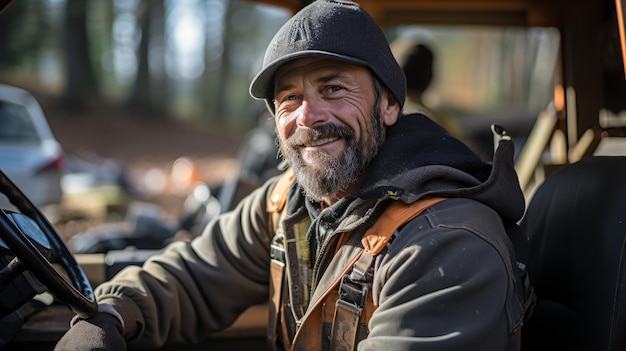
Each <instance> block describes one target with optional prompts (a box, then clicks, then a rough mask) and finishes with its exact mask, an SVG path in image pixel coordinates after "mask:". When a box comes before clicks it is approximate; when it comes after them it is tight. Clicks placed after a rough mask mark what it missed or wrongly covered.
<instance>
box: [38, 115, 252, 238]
mask: <svg viewBox="0 0 626 351" xmlns="http://www.w3.org/2000/svg"><path fill="white" fill-rule="evenodd" d="M44 110H45V111H46V114H47V116H48V119H49V122H50V126H51V128H52V131H53V133H54V134H55V136H56V137H57V139H58V140H59V141H60V142H61V143H62V144H63V147H64V149H65V151H66V153H67V154H68V157H72V156H80V157H83V158H91V159H94V157H95V159H100V161H101V162H100V163H102V164H104V163H112V164H115V165H120V166H122V167H124V169H125V174H126V175H127V176H128V177H129V179H130V181H131V182H132V185H133V186H135V187H137V189H139V190H140V192H141V196H135V198H134V199H138V198H139V199H140V200H142V201H151V202H155V203H157V204H159V205H160V206H162V207H163V208H164V209H165V210H166V213H167V215H168V216H169V217H175V216H176V215H177V211H178V210H179V209H180V205H181V203H182V199H183V198H184V196H185V195H187V194H188V192H189V186H190V185H191V183H192V182H193V181H196V180H201V181H204V182H206V183H208V184H209V185H211V186H216V185H218V184H219V183H221V182H222V181H223V180H225V179H228V178H229V177H232V176H233V175H235V174H236V172H237V162H236V158H235V157H236V153H237V148H238V145H239V143H240V141H241V135H242V134H243V133H242V132H241V131H235V130H232V129H231V130H224V129H219V130H218V129H215V128H214V129H211V128H209V127H207V126H206V125H203V124H200V123H192V122H188V121H187V122H183V121H179V122H175V121H174V120H173V119H171V118H170V119H165V118H163V117H162V116H160V117H155V118H149V117H147V118H146V117H144V118H138V117H137V116H136V115H131V114H129V113H128V112H126V111H124V110H122V109H120V108H115V107H110V106H103V107H102V108H99V109H92V110H90V111H88V112H83V113H69V112H67V111H63V110H59V109H55V108H54V107H53V106H45V105H44ZM180 158H184V159H185V160H187V161H189V163H190V164H191V165H192V166H193V171H192V172H190V173H185V174H186V175H187V178H185V179H184V180H183V181H182V183H181V181H179V182H174V180H173V172H172V171H173V167H172V166H173V164H174V162H175V161H176V160H177V159H180ZM179 173H180V172H179ZM154 174H159V175H161V177H162V178H159V179H165V183H160V184H161V185H162V186H161V187H156V188H155V186H152V187H148V185H147V183H146V180H147V179H148V178H149V175H150V176H152V178H153V177H154ZM74 200H75V199H74ZM131 200H133V199H132V198H131ZM76 203H78V204H79V206H84V208H85V209H88V208H93V207H94V206H95V205H94V204H95V203H99V201H96V200H94V197H93V196H92V197H88V196H84V197H82V198H80V199H79V200H78V201H73V202H72V204H73V205H72V206H64V207H63V209H64V210H62V211H61V212H62V213H60V215H59V220H58V222H57V223H55V225H57V228H58V229H59V231H60V232H61V234H62V235H63V236H64V237H67V236H71V235H72V234H74V233H75V232H80V231H82V230H84V229H85V228H87V227H89V226H92V225H97V224H99V223H100V222H101V221H103V220H107V219H106V218H103V217H102V213H101V212H98V211H96V212H93V211H91V212H90V211H84V212H83V211H81V215H80V216H78V217H81V218H80V220H77V219H76V217H77V216H76V213H75V211H74V210H76ZM68 207H71V210H72V213H67V212H68V211H67V208H68ZM96 207H97V206H96ZM118 210H120V211H123V208H118ZM63 211H64V212H65V213H63ZM94 213H99V214H98V215H93V214H94ZM85 214H86V215H85ZM90 214H91V215H90ZM118 218H119V216H118ZM109 220H110V218H109Z"/></svg>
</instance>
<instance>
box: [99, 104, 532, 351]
mask: <svg viewBox="0 0 626 351" xmlns="http://www.w3.org/2000/svg"><path fill="white" fill-rule="evenodd" d="M512 160H513V147H512V143H511V142H508V141H503V142H501V144H500V146H499V148H498V151H497V153H496V156H495V158H494V162H493V164H491V163H489V164H488V163H484V162H481V161H480V160H479V159H478V157H477V156H476V155H474V154H473V153H472V152H470V151H469V149H468V148H467V147H465V145H463V144H462V143H460V142H459V141H458V140H456V139H454V138H453V137H451V136H450V135H449V134H448V133H446V132H445V131H444V130H443V129H441V128H440V127H439V126H437V125H436V124H435V123H433V122H432V121H430V120H429V119H428V118H426V117H424V116H422V115H418V114H416V115H409V116H404V117H402V118H400V119H399V121H398V122H397V123H396V125H394V126H392V127H390V128H389V129H388V133H387V141H386V143H385V145H384V146H383V147H382V149H381V150H380V152H379V154H378V155H377V156H376V158H375V160H374V161H373V163H372V165H371V166H370V167H369V168H368V171H367V174H366V177H365V180H364V183H363V185H362V188H361V190H360V191H359V192H358V193H357V194H355V195H354V196H350V197H346V198H343V199H341V200H340V201H339V202H337V203H335V204H334V205H333V206H330V207H328V208H326V209H324V210H323V211H321V212H319V213H317V212H316V211H315V210H314V209H312V207H311V206H310V204H309V206H307V205H306V200H305V199H304V198H303V196H302V195H301V192H300V191H299V190H298V184H297V183H294V185H293V186H292V189H291V192H290V197H289V199H288V209H289V211H288V213H289V215H288V216H287V222H286V226H287V227H288V226H289V225H291V224H290V223H298V222H299V221H300V219H302V218H303V216H308V217H309V218H310V219H311V221H312V223H311V225H310V226H309V228H308V231H307V238H308V239H309V241H310V243H311V246H310V247H311V253H312V261H313V262H314V264H313V265H312V274H311V276H310V277H309V278H308V283H310V284H311V285H312V292H311V298H310V301H311V303H310V304H313V303H314V302H315V300H316V299H317V298H319V294H320V293H321V292H323V291H324V290H325V287H326V286H327V285H328V284H330V282H332V281H334V278H335V277H336V276H337V275H338V274H339V273H340V271H341V270H343V269H344V268H345V265H346V262H348V261H349V258H350V256H351V255H352V254H353V253H354V252H356V250H358V246H359V245H360V244H359V243H358V233H362V232H363V230H364V229H365V228H367V227H368V226H369V225H371V223H373V221H375V219H376V218H374V217H375V214H376V213H379V212H380V211H377V209H378V206H384V204H386V203H387V202H388V201H389V199H391V198H393V199H394V200H400V201H404V202H407V203H410V202H413V201H416V200H417V199H420V198H421V197H423V196H443V197H447V198H448V200H445V201H443V202H440V203H438V204H436V205H434V206H432V207H430V208H429V209H427V210H426V211H425V212H424V213H423V214H422V215H420V216H418V217H417V218H415V219H414V220H412V221H410V222H409V223H407V224H406V225H405V226H403V227H402V228H401V229H400V230H399V231H398V232H397V233H396V235H395V237H394V240H393V241H392V242H391V243H390V244H388V249H387V250H386V252H384V254H382V255H381V257H380V258H379V262H378V264H377V267H376V269H375V273H374V280H373V286H372V292H373V298H374V301H375V302H377V303H378V304H379V306H378V308H377V309H376V311H375V312H374V314H373V315H372V318H371V320H370V324H369V331H370V333H369V336H368V337H367V339H365V340H363V341H362V342H361V343H360V344H359V345H358V348H359V350H378V349H380V348H382V347H385V348H387V349H390V350H459V349H464V350H516V349H517V340H516V336H515V332H516V331H517V330H518V329H519V327H520V326H521V323H522V319H523V315H524V289H523V286H522V284H521V283H520V281H519V277H518V276H517V275H516V267H515V262H516V257H515V252H514V249H513V246H512V244H511V241H510V240H509V238H508V237H507V233H506V231H505V225H510V224H511V223H515V222H516V221H517V220H519V218H520V217H521V216H522V215H523V212H524V199H523V195H522V193H521V191H520V188H519V184H518V182H517V177H516V175H515V172H514V169H513V162H512ZM275 182H276V178H274V179H271V180H269V181H268V182H267V183H266V184H265V185H263V186H262V187H261V188H259V189H257V190H256V191H254V192H253V193H251V194H250V195H249V196H248V197H247V198H245V199H244V200H243V201H242V202H241V203H240V204H239V205H238V206H237V207H236V209H235V210H233V211H231V212H229V213H226V214H224V215H222V216H220V217H219V218H217V219H216V220H214V221H212V222H211V223H210V224H209V225H208V226H207V228H206V229H205V230H204V232H203V233H202V235H201V236H200V237H198V238H197V239H195V240H193V241H192V242H191V243H186V242H177V243H173V244H171V245H169V246H168V247H167V248H166V249H165V250H164V251H163V253H161V254H159V255H157V256H154V257H153V258H151V259H150V260H149V261H148V262H146V264H144V266H143V267H142V268H138V267H130V268H127V269H125V270H124V271H122V272H120V274H118V275H117V276H116V277H115V278H114V279H113V280H112V281H111V282H107V283H104V284H102V285H100V286H99V287H98V288H97V289H96V295H97V298H98V301H99V302H106V303H110V304H112V305H113V306H114V307H115V308H116V310H117V311H118V312H119V313H120V314H121V316H122V318H123V320H124V324H125V337H126V338H127V340H128V342H129V345H133V346H142V347H147V348H149V347H153V346H157V345H161V344H163V343H166V342H168V343H170V342H197V341H201V340H204V339H205V338H206V337H207V335H208V334H209V333H210V332H211V331H218V330H221V329H224V328H225V327H227V326H229V325H230V324H231V323H232V322H233V321H234V320H235V319H236V318H237V316H238V315H239V314H240V313H241V312H243V311H244V310H245V309H246V308H247V307H249V306H251V305H254V304H258V303H261V302H264V301H267V298H268V295H269V289H268V283H269V267H270V264H269V262H270V242H271V240H272V237H273V235H274V233H273V226H272V225H271V222H270V219H269V214H268V213H267V211H266V204H267V197H268V196H269V194H270V192H271V190H272V188H273V185H274V184H275ZM372 216H374V217H372ZM287 230H289V229H288V228H287ZM344 230H354V232H353V233H354V234H353V238H351V239H350V240H348V242H347V243H346V245H344V246H342V248H341V249H340V250H339V251H338V252H337V254H333V253H334V250H333V248H332V246H333V245H332V244H333V242H334V241H335V240H336V238H337V233H338V232H341V231H344ZM294 285H295V284H294ZM291 288H293V286H291ZM305 309H306V306H305ZM305 312H306V311H305Z"/></svg>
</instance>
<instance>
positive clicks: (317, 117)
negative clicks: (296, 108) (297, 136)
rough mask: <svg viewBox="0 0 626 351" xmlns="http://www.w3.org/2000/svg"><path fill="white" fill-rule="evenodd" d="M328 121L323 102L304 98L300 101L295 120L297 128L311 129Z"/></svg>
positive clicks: (307, 97) (313, 98) (317, 99)
mask: <svg viewBox="0 0 626 351" xmlns="http://www.w3.org/2000/svg"><path fill="white" fill-rule="evenodd" d="M327 120H328V113H327V111H325V109H324V107H323V101H321V99H319V98H316V97H310V96H305V97H304V98H303V99H302V105H301V106H300V113H299V115H298V118H297V123H298V125H299V126H306V127H312V126H314V125H316V124H320V123H324V122H326V121H327Z"/></svg>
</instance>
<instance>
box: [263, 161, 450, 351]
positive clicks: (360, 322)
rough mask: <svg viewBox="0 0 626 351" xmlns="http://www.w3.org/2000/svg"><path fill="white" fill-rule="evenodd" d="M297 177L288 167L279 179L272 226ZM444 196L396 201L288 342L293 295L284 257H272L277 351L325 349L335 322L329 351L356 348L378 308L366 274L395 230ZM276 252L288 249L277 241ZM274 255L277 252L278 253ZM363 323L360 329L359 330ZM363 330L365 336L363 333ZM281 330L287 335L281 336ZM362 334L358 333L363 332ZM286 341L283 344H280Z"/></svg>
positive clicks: (272, 339) (271, 204)
mask: <svg viewBox="0 0 626 351" xmlns="http://www.w3.org/2000/svg"><path fill="white" fill-rule="evenodd" d="M293 180H294V175H293V172H292V171H291V169H289V170H287V171H286V172H285V173H284V174H283V176H281V178H280V179H279V180H278V182H277V183H276V185H275V186H274V189H273V190H272V193H271V195H270V197H269V199H268V203H267V211H268V212H269V213H270V215H271V216H270V217H271V221H272V224H271V225H272V228H270V229H271V230H273V231H274V232H276V231H277V229H278V227H279V225H280V223H279V222H280V218H283V217H284V214H285V213H286V206H285V205H286V202H287V196H288V192H289V188H290V187H291V184H292V183H293ZM442 200H444V198H440V197H436V198H426V199H421V200H419V201H417V202H414V203H412V204H405V203H403V202H401V201H395V202H393V203H392V204H391V205H390V206H389V207H388V208H387V209H386V210H385V211H384V212H383V214H382V215H381V216H380V218H379V219H378V220H377V221H376V223H375V224H374V225H373V226H372V227H371V228H369V229H368V230H367V231H366V232H365V234H364V235H363V237H362V238H361V244H362V245H363V249H362V250H361V251H360V252H359V254H358V255H357V256H356V258H355V259H354V260H353V261H352V262H351V263H350V264H349V265H347V266H346V267H345V270H344V271H343V273H342V274H341V275H340V277H339V278H338V279H337V280H336V281H335V282H333V284H332V285H331V286H330V288H329V289H327V290H326V291H325V292H324V294H323V295H322V297H321V298H320V299H319V300H318V301H317V302H316V303H315V305H314V306H310V307H309V309H308V311H307V313H306V315H305V316H304V318H303V320H302V321H301V325H300V327H299V328H297V331H296V333H295V336H294V337H293V340H289V338H290V335H289V334H290V333H289V332H288V328H287V326H286V324H287V323H288V322H287V321H288V320H289V319H288V318H286V316H285V313H290V312H289V311H288V309H285V301H283V299H284V296H288V294H287V293H286V292H287V289H288V287H287V286H286V285H287V284H286V280H285V274H284V271H285V264H284V261H281V260H278V259H274V258H273V259H272V265H271V279H270V282H271V284H270V314H269V325H268V326H269V331H268V342H269V344H270V345H269V346H270V348H271V349H272V350H277V347H278V344H282V347H283V348H284V349H285V350H315V351H319V350H322V349H324V345H323V343H324V341H323V340H322V339H323V335H324V332H323V328H324V325H325V324H326V325H328V324H330V325H331V335H330V340H329V343H328V344H327V346H328V348H329V349H330V350H341V351H344V350H345V351H351V350H354V349H355V347H356V344H357V342H358V340H361V339H362V338H363V337H366V336H367V334H368V333H369V330H367V328H366V327H365V328H363V326H367V322H368V321H369V319H370V317H371V316H372V313H373V312H374V310H375V309H376V307H378V306H377V305H375V304H374V301H373V298H372V294H371V292H370V291H369V286H370V284H371V282H368V281H367V279H366V273H367V272H368V270H369V269H370V267H373V264H374V261H375V257H376V255H378V254H379V253H380V252H381V251H382V250H383V249H384V248H385V246H386V244H387V242H388V241H389V239H391V237H392V236H393V234H394V233H395V232H396V230H397V229H398V228H399V227H401V226H402V225H403V224H405V223H406V222H408V221H409V220H411V219H413V218H415V217H417V216H418V215H419V214H420V213H421V212H422V211H424V210H425V209H427V208H428V207H429V206H431V205H434V204H435V203H437V202H440V201H442ZM350 234H351V233H349V232H348V233H342V234H341V235H342V236H341V238H340V239H339V243H338V244H337V249H338V248H339V247H341V245H342V244H343V243H344V242H345V240H347V238H348V237H349V236H350ZM272 246H273V248H272V250H276V251H279V250H284V248H283V247H282V242H274V240H273V241H272ZM273 256H274V255H273ZM359 326H362V327H361V328H360V331H361V332H359ZM363 332H364V333H365V335H363ZM279 334H281V335H282V338H279ZM358 334H360V335H361V337H359V335H358ZM280 340H282V343H281V342H280Z"/></svg>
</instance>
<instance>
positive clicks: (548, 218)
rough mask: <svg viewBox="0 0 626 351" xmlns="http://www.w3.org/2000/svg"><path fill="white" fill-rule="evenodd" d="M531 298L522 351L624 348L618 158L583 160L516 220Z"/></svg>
mask: <svg viewBox="0 0 626 351" xmlns="http://www.w3.org/2000/svg"><path fill="white" fill-rule="evenodd" d="M521 226H522V228H523V230H525V232H526V233H527V235H528V237H529V245H530V246H529V247H530V257H529V267H528V268H529V271H528V272H529V275H530V280H531V283H532V284H533V286H534V289H535V293H536V295H537V304H536V306H535V308H534V311H533V313H532V315H531V317H530V318H529V320H528V321H527V322H526V323H525V325H524V327H523V328H522V350H535V351H536V350H568V351H572V350H585V351H588V350H593V351H598V350H620V351H623V350H624V346H625V340H624V337H625V335H626V287H625V286H624V285H625V284H626V275H625V274H626V269H625V268H626V267H625V261H626V258H625V257H624V255H625V251H624V249H625V240H626V157H621V156H612V157H608V156H607V157H589V158H586V159H583V160H581V161H579V162H577V163H575V164H571V165H567V166H564V167H563V168H561V169H560V170H558V171H556V172H555V173H554V174H552V175H551V176H549V177H548V178H547V179H546V181H545V183H544V184H542V186H541V187H540V188H539V189H538V190H537V192H536V193H535V195H534V197H533V199H532V201H531V203H530V204H529V207H528V210H527V212H526V215H525V216H524V219H523V221H522V223H521Z"/></svg>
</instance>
